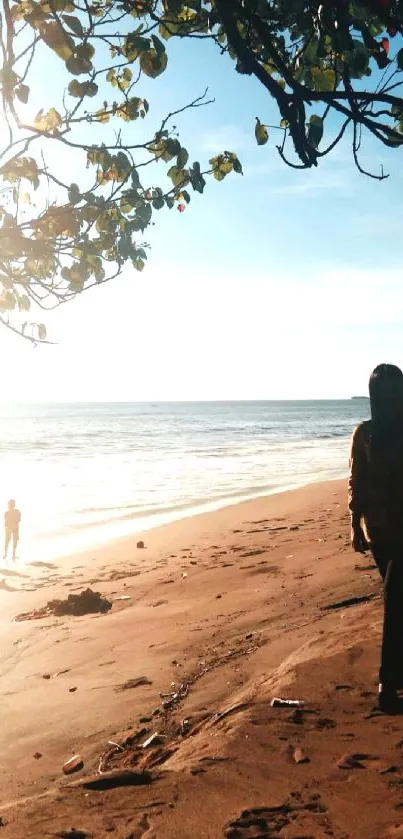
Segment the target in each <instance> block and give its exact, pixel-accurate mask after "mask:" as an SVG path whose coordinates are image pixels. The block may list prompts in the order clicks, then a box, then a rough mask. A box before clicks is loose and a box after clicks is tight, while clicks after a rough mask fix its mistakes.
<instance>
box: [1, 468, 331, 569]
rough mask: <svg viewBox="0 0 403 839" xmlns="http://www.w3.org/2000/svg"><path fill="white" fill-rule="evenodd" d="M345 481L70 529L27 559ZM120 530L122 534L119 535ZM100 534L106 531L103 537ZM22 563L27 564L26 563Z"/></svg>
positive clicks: (69, 552)
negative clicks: (63, 545)
mask: <svg viewBox="0 0 403 839" xmlns="http://www.w3.org/2000/svg"><path fill="white" fill-rule="evenodd" d="M345 480H347V470H346V471H345V473H343V474H342V475H338V476H336V477H332V478H329V477H324V478H320V477H318V479H317V480H313V481H312V480H309V481H307V482H305V481H302V482H295V483H292V484H289V485H286V486H284V487H276V488H274V489H273V490H272V491H268V490H264V491H262V492H259V493H257V494H252V495H237V496H235V497H234V499H233V500H232V501H231V500H230V499H229V497H226V498H223V499H221V500H217V501H212V502H208V501H206V502H205V503H204V504H197V505H194V506H193V505H192V506H189V507H188V508H187V509H186V508H182V509H181V510H177V511H175V512H167V513H159V514H153V513H150V514H149V516H143V517H139V518H138V520H137V521H138V524H137V526H136V519H135V518H130V517H129V516H128V517H127V519H126V524H127V526H126V527H124V528H122V521H121V520H120V521H119V526H116V525H117V522H116V523H112V522H111V523H108V524H105V525H99V524H92V525H83V526H82V528H80V530H82V531H83V533H85V536H84V538H83V536H82V535H81V536H78V535H77V536H75V534H76V531H77V528H70V529H69V530H68V532H67V533H64V534H59V535H58V536H49V537H43V538H42V539H39V538H38V539H34V540H33V547H32V548H31V550H30V549H29V547H28V550H27V551H26V554H27V556H28V560H27V561H30V562H32V561H35V560H38V559H39V558H41V559H44V560H51V559H59V560H60V559H65V558H68V557H71V556H73V555H76V554H82V553H83V552H86V551H90V550H92V549H94V550H99V549H101V548H103V547H107V546H108V545H112V544H114V543H116V542H120V541H121V540H126V539H129V538H135V537H137V536H140V535H144V534H146V533H150V532H151V531H154V530H158V529H159V528H161V527H167V526H169V525H174V524H176V523H178V522H181V521H185V520H188V519H193V518H197V517H199V516H204V515H209V514H210V513H216V512H220V511H221V510H226V509H232V508H234V507H237V506H238V505H242V504H247V503H250V502H254V501H262V500H264V499H266V498H267V499H270V498H273V497H276V496H277V495H279V496H281V495H284V494H287V493H290V492H297V491H299V490H304V489H309V487H313V486H318V485H326V484H329V483H339V482H342V481H345ZM147 519H149V522H148V523H147V522H146V521H145V520H147ZM118 529H119V533H117V532H116V531H117V530H118ZM100 531H102V532H103V535H102V536H101V532H100ZM66 541H69V543H70V546H69V547H68V548H66V547H62V544H65V543H66ZM22 545H23V542H22ZM23 550H24V547H23ZM22 564H24V561H23V563H22ZM0 576H1V569H0Z"/></svg>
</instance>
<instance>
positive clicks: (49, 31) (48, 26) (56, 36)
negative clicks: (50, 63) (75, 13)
mask: <svg viewBox="0 0 403 839" xmlns="http://www.w3.org/2000/svg"><path fill="white" fill-rule="evenodd" d="M41 38H42V40H43V41H44V42H45V44H47V45H48V47H50V49H51V50H53V51H54V52H55V53H56V54H57V55H58V56H59V58H62V59H63V61H67V60H68V59H69V58H70V57H71V55H72V53H73V50H74V49H75V46H76V45H75V43H74V41H73V38H72V37H71V35H68V33H67V32H65V31H64V29H63V27H62V26H60V25H59V24H58V23H45V24H44V25H43V26H42V28H41Z"/></svg>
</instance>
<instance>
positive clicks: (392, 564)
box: [371, 543, 403, 690]
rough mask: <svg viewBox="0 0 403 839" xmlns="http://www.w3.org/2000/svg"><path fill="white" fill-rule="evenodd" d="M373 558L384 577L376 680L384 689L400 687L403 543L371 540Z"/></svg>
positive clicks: (402, 677) (402, 672) (402, 674)
mask: <svg viewBox="0 0 403 839" xmlns="http://www.w3.org/2000/svg"><path fill="white" fill-rule="evenodd" d="M371 547H372V553H373V556H374V560H375V562H376V564H377V566H378V568H379V572H380V574H381V577H382V579H383V592H384V618H383V635H382V653H381V667H380V671H379V681H380V682H381V684H382V685H384V686H386V687H387V689H391V690H399V689H402V688H403V608H402V604H403V544H402V546H401V547H400V548H398V547H396V545H390V544H387V543H374V544H373V545H372V546H371Z"/></svg>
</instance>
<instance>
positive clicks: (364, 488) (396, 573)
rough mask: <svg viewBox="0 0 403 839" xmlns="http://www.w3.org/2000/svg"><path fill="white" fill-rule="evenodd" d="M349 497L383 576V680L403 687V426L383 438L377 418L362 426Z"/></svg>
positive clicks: (358, 430)
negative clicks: (375, 424) (377, 432)
mask: <svg viewBox="0 0 403 839" xmlns="http://www.w3.org/2000/svg"><path fill="white" fill-rule="evenodd" d="M348 502H349V509H350V514H351V521H352V525H353V527H358V526H360V525H363V527H364V531H365V535H366V537H367V539H368V541H369V543H370V547H371V551H372V554H373V557H374V560H375V562H376V564H377V566H378V568H379V572H380V575H381V577H382V580H383V592H384V620H383V636H382V653H381V667H380V672H379V681H380V682H381V684H382V685H383V686H384V687H386V689H387V690H389V689H390V690H391V691H394V690H397V689H403V430H402V432H401V433H400V429H399V433H397V434H396V433H391V434H389V436H388V435H384V436H383V438H381V439H380V440H379V439H377V438H376V436H375V438H374V430H373V423H372V421H371V420H368V421H367V422H363V423H361V424H360V425H358V426H357V428H356V429H355V431H354V434H353V439H352V443H351V454H350V477H349V484H348Z"/></svg>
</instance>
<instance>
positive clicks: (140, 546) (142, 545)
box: [136, 540, 145, 550]
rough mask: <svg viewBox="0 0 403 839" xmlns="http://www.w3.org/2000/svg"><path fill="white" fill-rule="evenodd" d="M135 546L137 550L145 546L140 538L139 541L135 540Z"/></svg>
mask: <svg viewBox="0 0 403 839" xmlns="http://www.w3.org/2000/svg"><path fill="white" fill-rule="evenodd" d="M136 547H137V548H139V550H142V549H143V548H145V544H144V542H143V541H142V540H140V542H137V546H136Z"/></svg>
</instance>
